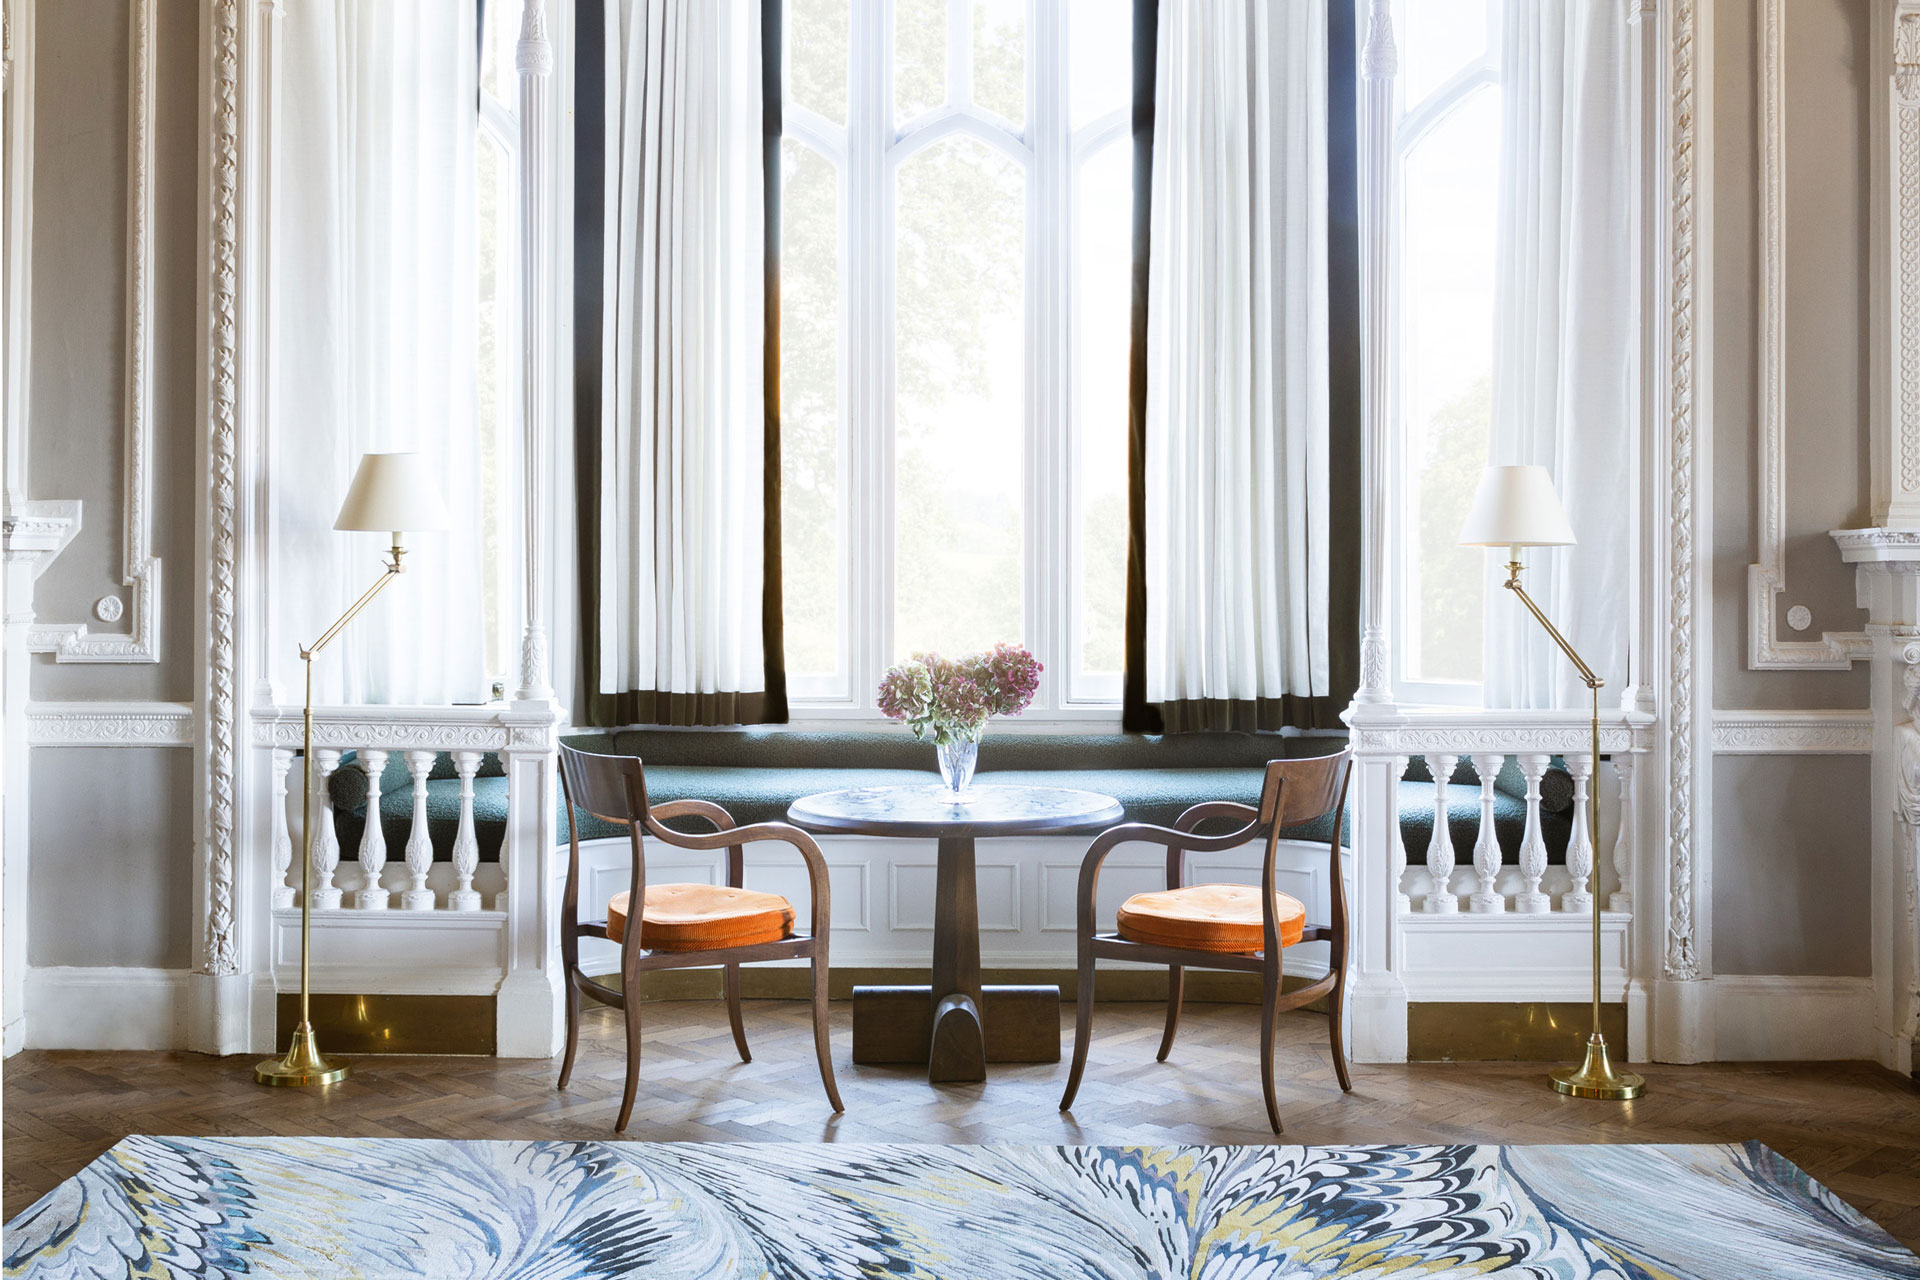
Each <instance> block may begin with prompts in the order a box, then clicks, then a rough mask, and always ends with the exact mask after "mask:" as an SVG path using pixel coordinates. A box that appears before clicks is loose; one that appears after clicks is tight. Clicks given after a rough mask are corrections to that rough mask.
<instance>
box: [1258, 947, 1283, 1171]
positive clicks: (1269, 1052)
mask: <svg viewBox="0 0 1920 1280" xmlns="http://www.w3.org/2000/svg"><path fill="white" fill-rule="evenodd" d="M1279 1006H1280V975H1279V974H1278V973H1268V974H1265V975H1264V976H1263V977H1262V979H1261V983H1260V1091H1261V1092H1262V1093H1263V1094H1265V1095H1266V1099H1267V1122H1268V1123H1269V1124H1271V1125H1272V1126H1273V1131H1274V1132H1275V1133H1276V1134H1277V1133H1282V1132H1284V1130H1283V1129H1282V1127H1281V1124H1280V1104H1279V1102H1277V1101H1276V1100H1275V1099H1274V1096H1273V1040H1274V1032H1275V1031H1276V1030H1277V1029H1278V1027H1279V1022H1280V1008H1279Z"/></svg>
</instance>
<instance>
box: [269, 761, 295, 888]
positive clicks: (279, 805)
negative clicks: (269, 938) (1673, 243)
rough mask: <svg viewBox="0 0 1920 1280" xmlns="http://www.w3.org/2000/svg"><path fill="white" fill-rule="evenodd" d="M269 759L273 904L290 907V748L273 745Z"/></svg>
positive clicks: (291, 840) (291, 832) (291, 864)
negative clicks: (288, 812) (288, 810)
mask: <svg viewBox="0 0 1920 1280" xmlns="http://www.w3.org/2000/svg"><path fill="white" fill-rule="evenodd" d="M271 759H272V761H273V764H272V776H273V806H272V808H270V809H269V810H268V821H269V822H271V823H272V832H273V905H274V906H276V907H291V906H293V905H294V898H293V886H292V885H291V884H289V883H287V873H288V872H289V871H291V870H292V869H293V831H292V829H291V828H290V827H289V826H288V824H287V769H288V767H289V766H291V765H292V763H293V752H291V751H289V750H287V749H286V748H285V747H275V748H274V749H273V753H272V756H271Z"/></svg>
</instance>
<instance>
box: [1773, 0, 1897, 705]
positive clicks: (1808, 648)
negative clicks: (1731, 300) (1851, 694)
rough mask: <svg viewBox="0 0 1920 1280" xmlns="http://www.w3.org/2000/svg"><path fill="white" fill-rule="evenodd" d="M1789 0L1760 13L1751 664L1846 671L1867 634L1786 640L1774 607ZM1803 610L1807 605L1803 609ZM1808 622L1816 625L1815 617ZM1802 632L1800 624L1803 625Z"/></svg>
mask: <svg viewBox="0 0 1920 1280" xmlns="http://www.w3.org/2000/svg"><path fill="white" fill-rule="evenodd" d="M1785 27H1786V0H1764V3H1763V5H1762V6H1761V11H1760V38H1759V43H1760V67H1759V76H1758V78H1759V81H1760V122H1759V127H1760V200H1759V204H1760V230H1759V239H1760V317H1759V327H1760V385H1759V387H1758V389H1757V390H1758V396H1759V405H1760V421H1759V432H1760V439H1759V442H1758V453H1759V463H1760V465H1759V486H1760V488H1759V494H1758V504H1757V507H1758V522H1759V530H1758V535H1759V547H1758V556H1759V558H1758V560H1757V561H1756V562H1755V563H1753V564H1750V565H1748V566H1747V666H1748V667H1749V668H1750V669H1752V670H1755V671H1791V670H1800V671H1844V670H1846V669H1847V668H1849V667H1851V666H1852V665H1853V664H1854V663H1856V662H1859V661H1862V660H1864V659H1866V658H1869V657H1871V656H1872V654H1873V645H1872V642H1871V641H1870V640H1868V638H1867V633H1866V632H1865V631H1825V632H1822V633H1821V634H1820V638H1819V639H1818V640H1782V639H1781V638H1780V636H1779V621H1778V619H1777V617H1776V616H1775V615H1776V612H1777V609H1778V606H1779V600H1780V596H1781V594H1782V593H1783V592H1784V591H1785V590H1786V587H1787V553H1786V535H1785V525H1786V505H1787V461H1786V451H1787V420H1786V418H1787V410H1786V405H1787V387H1786V380H1787V361H1786V332H1787V316H1786V310H1787V299H1786V294H1787V247H1786V192H1785V186H1786V121H1785V115H1786V110H1785V108H1786V32H1785ZM1801 611H1802V612H1804V611H1805V609H1804V606H1801ZM1804 625H1807V626H1810V625H1811V618H1810V617H1809V618H1807V619H1806V620H1805V623H1804ZM1795 629H1796V630H1798V629H1801V628H1799V627H1796V628H1795Z"/></svg>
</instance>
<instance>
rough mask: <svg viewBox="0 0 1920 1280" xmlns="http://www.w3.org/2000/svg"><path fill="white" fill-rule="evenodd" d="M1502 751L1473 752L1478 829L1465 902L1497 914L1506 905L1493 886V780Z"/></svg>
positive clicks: (1496, 847)
mask: <svg viewBox="0 0 1920 1280" xmlns="http://www.w3.org/2000/svg"><path fill="white" fill-rule="evenodd" d="M1505 761H1506V757H1505V756H1503V755H1488V754H1485V753H1479V754H1476V755H1475V756H1474V757H1473V767H1474V768H1475V769H1476V770H1478V771H1479V774H1480V832H1479V835H1477V836H1476V837H1475V838H1474V842H1473V878H1474V881H1475V882H1476V883H1475V887H1474V890H1473V896H1472V897H1471V898H1469V899H1468V900H1467V905H1468V907H1469V908H1470V909H1472V910H1473V911H1476V912H1479V913H1480V914H1482V915H1486V914H1498V913H1499V912H1502V911H1505V910H1506V909H1507V900H1506V898H1505V897H1503V896H1502V895H1501V894H1500V893H1499V891H1498V890H1497V889H1495V887H1494V881H1495V880H1496V879H1497V878H1498V877H1499V875H1500V837H1499V833H1498V832H1497V831H1495V830H1494V825H1493V809H1494V798H1493V797H1494V781H1495V779H1496V778H1498V777H1499V775H1500V766H1501V765H1502V764H1503V763H1505Z"/></svg>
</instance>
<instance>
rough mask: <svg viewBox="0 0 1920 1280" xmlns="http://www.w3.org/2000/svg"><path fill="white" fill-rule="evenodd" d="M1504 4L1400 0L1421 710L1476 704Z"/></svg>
mask: <svg viewBox="0 0 1920 1280" xmlns="http://www.w3.org/2000/svg"><path fill="white" fill-rule="evenodd" d="M1500 4H1501V0H1397V3H1396V4H1395V6H1394V9H1395V13H1394V24H1395V25H1394V30H1395V31H1396V33H1397V34H1398V37H1399V38H1398V41H1397V43H1398V44H1399V47H1400V57H1401V63H1400V76H1399V80H1398V87H1399V94H1400V104H1399V113H1398V122H1397V128H1396V134H1395V162H1396V165H1397V175H1396V176H1397V178H1398V181H1397V184H1396V186H1397V189H1398V191H1399V200H1400V208H1399V219H1400V225H1399V233H1398V235H1397V237H1396V246H1397V248H1396V254H1397V262H1396V268H1397V270H1396V281H1397V304H1398V305H1397V315H1398V322H1399V323H1398V332H1397V339H1398V360H1397V366H1398V367H1397V372H1396V384H1397V385H1396V388H1395V390H1396V393H1397V394H1396V398H1397V402H1398V406H1399V420H1400V426H1401V439H1402V441H1403V447H1402V448H1401V450H1400V451H1399V457H1400V467H1399V472H1398V474H1397V475H1396V476H1395V482H1396V483H1397V485H1398V487H1399V493H1400V500H1399V501H1398V502H1396V503H1395V504H1394V508H1393V509H1394V511H1395V513H1396V515H1397V518H1398V519H1399V520H1400V522H1401V524H1400V527H1399V530H1398V537H1397V538H1396V539H1395V540H1394V542H1395V546H1396V547H1397V549H1398V552H1399V554H1398V556H1397V563H1396V565H1395V583H1396V590H1395V592H1394V596H1395V600H1396V612H1397V618H1398V623H1399V625H1398V628H1397V630H1398V633H1399V636H1398V642H1397V643H1396V644H1395V645H1394V652H1395V653H1396V654H1397V655H1398V661H1399V663H1400V670H1399V672H1398V673H1396V678H1395V682H1394V684H1395V688H1396V690H1397V691H1399V692H1400V693H1401V694H1402V695H1403V696H1404V697H1406V698H1407V699H1408V700H1410V701H1428V702H1476V703H1477V702H1478V701H1479V700H1480V686H1481V676H1482V671H1481V668H1482V644H1481V642H1482V634H1481V632H1482V622H1481V619H1482V615H1483V610H1484V607H1485V602H1486V579H1485V568H1484V565H1483V563H1482V554H1481V552H1479V551H1477V550H1471V549H1467V548H1462V547H1458V546H1456V545H1455V539H1456V538H1457V537H1458V534H1459V530H1460V524H1461V522H1462V521H1463V520H1464V519H1465V518H1466V513H1467V507H1468V505H1469V503H1471V501H1472V499H1473V492H1474V488H1475V486H1476V485H1477V484H1478V483H1479V479H1480V474H1481V470H1482V468H1484V467H1485V466H1486V463H1487V455H1488V445H1489V439H1490V434H1491V429H1492V411H1493V398H1492V386H1493V292H1494V226H1495V223H1496V222H1497V220H1498V219H1497V214H1498V208H1497V203H1496V201H1497V195H1496V189H1497V183H1498V176H1499V175H1498V168H1499V162H1500V159H1499V157H1500V86H1499V82H1498V58H1497V55H1498V52H1499V47H1498V43H1497V41H1498V34H1497V33H1498V31H1499V21H1500Z"/></svg>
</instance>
